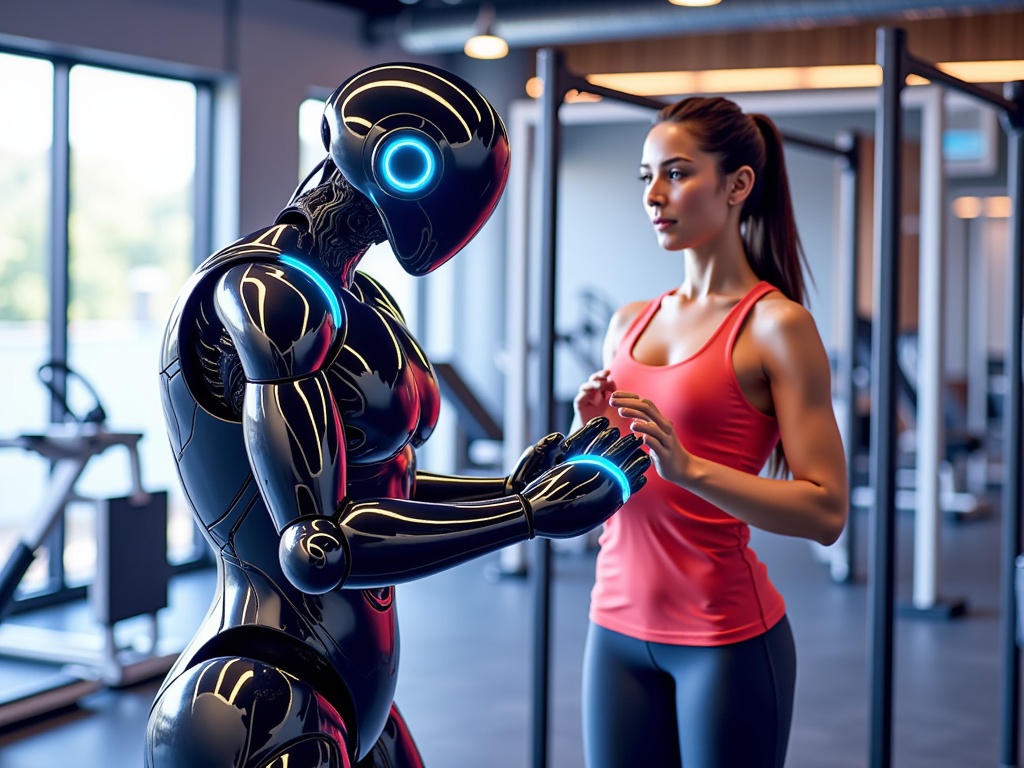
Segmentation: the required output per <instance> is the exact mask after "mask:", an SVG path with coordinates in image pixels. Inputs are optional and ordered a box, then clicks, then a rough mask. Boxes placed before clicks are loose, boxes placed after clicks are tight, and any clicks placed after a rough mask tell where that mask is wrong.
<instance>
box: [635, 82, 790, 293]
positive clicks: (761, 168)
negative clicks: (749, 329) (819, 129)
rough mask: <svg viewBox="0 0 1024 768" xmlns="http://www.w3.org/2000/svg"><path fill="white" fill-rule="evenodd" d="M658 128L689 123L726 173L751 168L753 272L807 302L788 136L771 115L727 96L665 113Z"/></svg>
mask: <svg viewBox="0 0 1024 768" xmlns="http://www.w3.org/2000/svg"><path fill="white" fill-rule="evenodd" d="M654 122H655V123H666V122H671V123H686V125H687V128H689V130H690V132H691V133H692V134H693V135H694V137H695V138H696V139H697V141H698V143H699V144H700V148H701V150H702V151H704V152H707V153H709V154H712V155H717V156H718V170H719V173H720V174H721V175H722V177H723V178H724V177H725V175H726V174H729V173H732V172H733V171H735V170H737V169H738V168H741V167H742V166H744V165H749V166H750V167H751V168H752V169H753V170H754V188H753V190H751V192H750V195H749V196H748V197H747V199H746V200H745V201H744V203H743V209H742V211H741V212H740V228H741V232H742V234H743V243H744V246H745V248H746V252H747V260H748V261H749V262H750V266H751V268H752V269H753V270H754V274H756V275H757V276H758V277H759V278H761V279H762V280H765V281H767V282H769V283H771V284H772V285H774V286H775V287H776V288H778V289H779V290H780V291H782V293H783V294H785V295H786V296H787V297H788V298H790V299H792V300H793V301H795V302H797V303H798V304H803V303H804V269H805V268H806V258H805V256H804V250H803V246H802V245H801V244H800V235H799V233H798V232H797V229H796V217H795V216H794V215H793V201H792V200H791V199H790V194H789V178H788V176H787V174H786V161H785V157H784V156H783V153H782V136H781V134H780V133H779V130H778V128H777V127H776V126H775V123H774V122H772V120H771V118H770V117H768V116H767V115H760V114H749V115H748V114H746V113H744V112H743V110H742V109H740V108H739V106H738V105H737V104H736V103H735V102H732V101H729V99H724V98H722V97H721V96H711V97H705V96H691V97H689V98H686V99H683V100H682V101H678V102H676V103H675V104H670V105H668V106H666V107H664V108H662V109H661V110H660V111H659V112H658V114H657V116H656V117H655V118H654Z"/></svg>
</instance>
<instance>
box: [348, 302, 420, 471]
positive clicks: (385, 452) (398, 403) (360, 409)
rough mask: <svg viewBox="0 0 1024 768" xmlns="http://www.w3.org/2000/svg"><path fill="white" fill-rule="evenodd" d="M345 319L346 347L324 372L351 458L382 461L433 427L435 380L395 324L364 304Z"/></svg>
mask: <svg viewBox="0 0 1024 768" xmlns="http://www.w3.org/2000/svg"><path fill="white" fill-rule="evenodd" d="M348 320H349V329H348V335H347V338H346V342H345V346H344V347H343V348H342V350H341V352H340V353H339V354H338V357H337V358H336V359H335V361H334V363H333V364H332V365H331V368H330V371H329V373H328V381H329V382H330V386H331V391H332V393H333V395H334V398H335V401H336V402H337V403H338V405H339V406H340V408H341V413H342V419H343V422H344V430H345V441H346V452H347V455H348V458H349V461H352V462H356V463H372V462H379V461H384V460H387V459H390V458H393V457H395V456H397V455H398V454H399V453H400V452H401V451H402V449H403V448H405V447H406V446H407V445H409V443H411V442H412V443H415V444H418V443H419V442H421V441H422V440H423V439H425V438H426V436H427V435H428V434H429V433H430V431H432V430H433V427H434V424H435V423H436V419H437V412H436V411H437V409H436V407H435V406H434V404H435V403H436V402H437V401H438V399H439V397H440V394H439V391H438V386H437V382H436V380H435V379H434V376H433V373H432V371H431V370H430V366H429V364H428V363H427V362H426V360H425V359H423V358H421V357H420V356H419V355H417V354H415V351H416V349H417V348H416V347H415V346H414V342H412V340H411V338H410V337H409V336H408V331H407V330H406V329H405V328H404V326H402V325H401V324H400V323H397V322H396V321H393V320H392V319H390V318H388V317H386V316H383V315H381V314H379V313H378V312H375V311H373V310H372V309H369V308H362V309H360V310H358V311H356V312H350V313H349V318H348ZM410 353H412V354H410Z"/></svg>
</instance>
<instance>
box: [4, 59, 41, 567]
mask: <svg viewBox="0 0 1024 768" xmlns="http://www.w3.org/2000/svg"><path fill="white" fill-rule="evenodd" d="M52 94H53V65H52V64H50V62H48V61H44V60H41V59H31V58H26V57H22V56H11V55H8V54H3V53H0V104H3V105H4V110H3V112H2V113H0V361H2V363H3V365H2V368H3V382H4V383H3V389H2V391H3V395H2V399H0V440H2V439H4V438H7V437H11V436H14V435H16V434H18V433H19V432H21V431H23V430H24V429H25V428H26V427H29V426H32V425H35V426H39V425H42V424H44V423H45V421H46V418H47V400H46V392H45V390H44V389H43V388H42V387H40V386H38V385H37V384H36V377H35V372H36V369H37V368H38V367H39V366H40V365H41V364H42V363H43V362H44V361H45V360H46V358H47V355H48V350H49V343H50V334H49V329H48V326H47V322H48V318H49V315H50V291H49V282H48V281H49V277H48V272H49V268H48V263H47V260H48V252H49V238H50V229H49V227H48V211H49V209H50V205H51V190H50V176H51V164H50V155H51V153H50V148H51V141H52V126H53V104H52V102H53V99H52ZM46 476H47V466H46V464H45V462H43V461H41V460H39V459H38V457H36V456H33V455H31V454H28V453H23V452H22V451H20V450H17V449H12V448H5V449H3V450H0V488H3V500H2V501H0V560H2V559H3V558H5V557H6V555H7V553H8V552H9V551H10V549H11V548H12V547H13V545H14V541H15V540H16V538H17V536H18V533H19V531H20V529H21V527H22V526H23V525H24V523H25V522H26V521H27V519H28V514H29V513H30V512H31V511H32V509H33V508H34V505H35V504H36V502H37V500H38V499H39V497H40V496H41V494H42V490H43V488H44V487H45V483H46ZM47 567H48V558H47V557H46V553H45V552H44V553H42V557H40V558H39V559H38V560H37V562H36V565H35V566H34V568H33V570H32V573H31V574H30V578H32V579H34V580H35V581H36V582H38V581H39V580H40V579H42V578H44V576H45V573H46V571H47Z"/></svg>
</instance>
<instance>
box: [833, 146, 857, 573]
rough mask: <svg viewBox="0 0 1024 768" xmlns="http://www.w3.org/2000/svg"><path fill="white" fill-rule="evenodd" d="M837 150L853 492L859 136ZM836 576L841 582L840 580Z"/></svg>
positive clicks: (847, 538) (851, 530) (850, 549)
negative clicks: (838, 156)
mask: <svg viewBox="0 0 1024 768" xmlns="http://www.w3.org/2000/svg"><path fill="white" fill-rule="evenodd" d="M836 148H837V149H838V150H839V151H840V152H842V153H843V154H842V155H841V156H840V158H839V162H840V163H841V172H840V177H839V183H840V198H841V200H842V207H841V208H840V210H839V232H840V240H839V241H840V243H842V246H841V247H842V252H841V254H840V261H841V264H842V274H843V284H844V285H845V287H846V295H845V297H844V298H843V301H845V302H846V309H847V317H846V322H847V326H846V329H845V330H846V354H845V355H842V356H841V357H840V358H839V370H838V371H837V374H838V378H839V381H840V382H841V384H840V387H841V388H842V391H843V393H844V394H845V395H846V401H847V402H846V405H847V407H846V414H845V416H846V418H845V419H844V423H843V425H842V427H843V433H844V435H845V437H846V476H847V478H848V481H849V483H850V488H851V490H852V488H853V478H854V474H855V473H856V460H855V459H856V448H857V431H858V429H857V385H856V383H855V371H856V368H857V359H856V355H857V319H858V309H857V293H858V291H857V285H858V282H859V281H860V266H859V264H858V263H857V251H858V250H859V240H858V232H857V214H858V210H859V207H860V206H859V197H860V183H859V182H860V175H859V173H858V167H857V166H858V164H859V162H860V152H861V139H860V136H858V135H857V134H856V133H852V132H845V133H842V134H840V135H839V136H838V137H837V139H836ZM855 533H856V529H855V527H854V518H853V515H852V514H851V515H849V516H848V517H847V521H846V529H845V530H844V531H843V533H842V539H841V546H842V548H843V556H844V558H845V559H846V573H845V574H842V573H839V574H837V573H836V572H835V569H834V568H833V573H832V578H833V579H835V580H836V581H843V582H849V581H853V580H854V578H855V574H856V559H855V554H854V553H855V549H856V547H855V546H854V544H855V538H856V537H855ZM837 576H839V577H841V578H837Z"/></svg>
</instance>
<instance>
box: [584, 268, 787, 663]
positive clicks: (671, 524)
mask: <svg viewBox="0 0 1024 768" xmlns="http://www.w3.org/2000/svg"><path fill="white" fill-rule="evenodd" d="M774 290H775V288H774V287H772V286H771V285H770V284H768V283H765V282H761V283H759V284H758V285H756V286H754V288H752V289H751V290H750V292H749V293H748V294H747V295H746V296H745V297H744V298H743V299H741V300H740V301H739V302H738V303H737V304H736V306H734V307H733V308H732V309H731V310H730V311H729V313H728V315H727V316H726V318H725V319H724V320H723V321H722V323H721V325H719V327H718V328H717V330H716V331H715V332H714V333H713V334H712V335H711V337H710V338H709V339H708V340H707V342H705V343H704V345H703V346H702V347H701V348H700V349H699V350H698V351H697V352H695V353H694V354H693V355H691V356H690V357H689V358H687V359H685V360H683V361H681V362H678V363H674V364H672V365H663V366H653V365H645V364H643V363H640V362H637V361H636V360H635V359H634V358H633V354H632V352H633V347H634V345H635V344H636V341H637V339H638V338H639V337H640V335H641V334H642V333H643V331H644V329H645V328H646V327H647V325H648V324H649V323H650V321H651V319H652V318H653V317H654V315H655V314H656V313H657V312H658V309H659V308H660V306H661V302H662V299H663V298H665V296H667V295H668V293H669V292H666V293H665V294H663V295H662V296H659V297H658V298H657V299H655V300H654V301H652V302H650V303H649V304H648V305H647V306H646V307H644V309H643V310H641V312H640V313H639V314H638V315H637V317H636V318H635V319H634V321H633V323H632V324H631V325H630V327H629V328H628V329H627V331H626V335H625V336H624V337H623V339H622V341H621V343H620V344H619V347H618V349H617V351H616V353H615V356H614V358H613V359H612V363H611V366H610V368H611V373H612V380H613V381H614V382H615V385H616V387H617V388H618V389H620V390H623V391H627V392H635V393H637V394H638V395H640V396H641V397H644V398H647V399H649V400H651V401H652V402H653V403H654V404H655V405H657V406H658V409H659V410H660V411H661V412H662V413H663V414H664V415H665V416H666V417H667V418H668V419H670V420H671V421H672V423H673V425H674V426H675V429H676V433H677V434H678V435H679V440H680V442H681V443H682V444H683V446H685V447H686V449H687V450H689V451H690V452H691V453H693V454H695V455H697V456H700V457H703V458H706V459H709V460H711V461H714V462H717V463H719V464H724V465H726V466H729V467H732V468H734V469H738V470H741V471H743V472H749V473H751V474H757V473H758V472H760V471H761V468H762V467H763V466H764V464H765V462H766V461H767V459H768V457H769V456H770V455H771V452H772V450H773V449H774V448H775V445H776V444H777V442H778V439H779V429H778V424H777V422H776V420H775V419H774V418H773V417H770V416H767V415H765V414H764V413H762V412H761V411H759V410H757V409H756V408H754V406H752V405H751V404H750V402H749V401H748V400H747V399H746V397H745V396H744V394H743V392H742V390H741V389H740V384H739V381H738V380H737V378H736V373H735V370H734V369H733V364H732V351H733V347H734V345H735V343H736V338H737V336H738V335H739V331H740V329H741V328H742V327H743V322H744V320H745V319H746V317H747V315H748V314H749V312H750V310H751V308H752V307H753V306H754V304H755V303H756V302H757V301H758V299H760V298H761V297H762V296H764V295H765V294H767V293H770V292H771V291H774ZM609 410H610V409H609ZM608 416H609V418H611V420H612V422H613V423H615V424H617V425H618V426H619V427H620V428H621V429H622V430H623V432H624V433H625V432H626V431H628V429H629V426H628V422H627V421H626V420H624V419H622V418H621V417H619V416H618V414H617V413H615V412H610V413H609V414H608ZM749 541H750V528H749V527H748V526H747V524H746V523H743V522H741V521H739V520H737V519H736V518H735V517H733V516H732V515H729V514H727V513H726V512H724V511H722V510H721V509H719V508H718V507H716V506H714V505H713V504H711V503H709V502H707V501H705V500H704V499H701V498H700V497H698V496H696V495H694V494H693V493H691V492H689V491H686V490H684V489H682V488H680V487H679V486H677V485H675V484H674V483H670V482H668V481H666V480H664V479H662V477H661V476H660V475H658V473H657V472H656V471H655V470H654V469H653V468H652V469H650V470H649V471H648V473H647V484H646V485H645V486H644V488H643V489H641V490H640V491H639V492H638V493H636V494H634V495H633V496H632V498H630V499H629V501H627V502H626V504H625V505H624V506H623V507H622V508H621V509H620V510H619V511H618V512H616V513H615V515H613V516H612V517H611V519H610V520H608V522H607V523H605V528H604V532H603V533H602V534H601V538H600V541H599V543H600V551H599V553H598V556H597V568H596V582H595V584H594V588H593V590H592V591H591V602H590V619H591V620H592V621H593V622H594V623H595V624H597V625H599V626H602V627H605V628H606V629H610V630H613V631H615V632H620V633H623V634H626V635H629V636H631V637H635V638H638V639H641V640H648V641H652V642H659V643H670V644H675V645H703V646H709V645H725V644H727V643H734V642H739V641H741V640H746V639H748V638H751V637H754V636H756V635H759V634H761V633H763V632H766V631H767V630H768V629H770V628H771V627H772V626H773V625H774V624H775V623H776V622H777V621H779V620H780V619H781V618H782V616H783V615H784V614H785V611H786V607H785V603H784V602H783V600H782V596H781V595H780V594H779V593H778V591H777V590H776V589H775V587H774V586H773V585H772V583H771V581H769V579H768V573H767V569H766V567H765V566H764V564H763V563H762V562H761V561H760V560H758V558H757V555H756V554H755V553H754V551H753V550H752V549H751V548H750V547H749Z"/></svg>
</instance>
